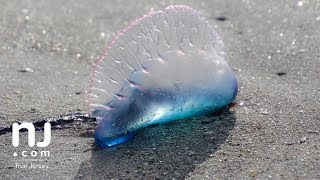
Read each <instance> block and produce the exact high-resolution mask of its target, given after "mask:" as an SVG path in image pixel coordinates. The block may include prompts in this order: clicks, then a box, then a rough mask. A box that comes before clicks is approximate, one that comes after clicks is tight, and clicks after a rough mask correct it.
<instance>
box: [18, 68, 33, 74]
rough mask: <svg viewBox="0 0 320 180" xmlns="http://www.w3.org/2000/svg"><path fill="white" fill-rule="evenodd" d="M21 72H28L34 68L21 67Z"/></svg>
mask: <svg viewBox="0 0 320 180" xmlns="http://www.w3.org/2000/svg"><path fill="white" fill-rule="evenodd" d="M19 72H22V73H26V72H33V70H32V69H31V68H24V69H20V70H19Z"/></svg>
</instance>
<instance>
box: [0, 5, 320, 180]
mask: <svg viewBox="0 0 320 180" xmlns="http://www.w3.org/2000/svg"><path fill="white" fill-rule="evenodd" d="M170 4H186V5H189V6H191V7H193V8H195V9H197V10H199V11H200V12H201V13H203V14H204V16H206V17H207V18H208V20H209V22H210V24H211V25H212V26H213V27H214V28H215V29H216V31H217V32H218V34H219V35H220V36H221V38H222V40H223V42H224V43H225V47H226V49H227V61H228V63H229V64H230V66H232V67H233V69H234V70H235V72H236V75H237V77H238V80H239V83H240V86H239V94H238V96H237V101H238V106H236V107H233V108H231V109H230V110H228V111H227V110H225V111H223V112H221V113H220V115H216V116H212V117H207V118H198V119H194V120H187V121H183V122H178V123H171V124H167V125H159V126H154V127H151V128H148V129H145V130H144V131H142V132H140V133H139V134H138V135H137V136H136V138H135V139H134V140H133V141H131V142H129V143H126V144H124V145H120V146H117V147H114V148H112V149H104V150H103V149H99V148H97V147H96V146H95V145H94V141H93V138H92V137H91V136H90V131H89V132H87V131H86V129H87V128H90V127H87V126H85V125H83V126H81V127H79V128H71V129H66V130H54V131H53V132H52V141H51V144H50V145H49V146H48V147H46V148H42V149H39V148H29V147H27V145H26V143H25V142H26V136H21V140H20V141H21V143H22V144H21V145H20V146H19V147H17V148H16V147H13V146H12V145H11V133H7V134H5V135H1V136H0V149H1V151H0V155H1V156H0V158H1V159H0V160H1V161H0V174H1V179H30V178H33V179H65V178H67V179H74V178H77V179H78V178H79V179H82V178H85V179H103V178H104V179H111V178H114V179H118V178H120V179H121V178H131V179H134V178H142V179H150V178H161V177H164V178H170V179H172V178H176V179H181V178H189V179H212V178H215V179H217V178H218V179H227V178H230V179H239V178H240V179H249V178H259V179H268V178H270V179H288V178H290V179H294V178H298V179H319V178H320V153H319V148H320V147H319V144H320V128H319V127H320V89H319V88H320V80H319V79H320V75H319V74H320V63H319V62H320V48H319V42H320V31H319V29H320V14H319V12H320V2H317V1H301V2H299V1H292V0H286V1H281V2H279V1H276V0H274V1H262V0H261V1H260V0H259V1H233V0H227V1H217V0H214V1H202V2H198V1H194V2H184V1H161V2H157V3H156V2H152V1H118V2H113V1H97V2H95V3H93V2H87V1H83V0H81V1H74V2H72V1H67V2H65V1H61V0H58V1H51V2H46V1H33V0H30V1H23V2H20V1H17V0H12V1H1V2H0V7H1V9H2V10H1V12H0V17H1V19H0V42H1V44H0V99H1V101H0V126H1V127H7V126H11V125H12V123H13V122H15V121H19V122H22V121H28V122H31V121H36V120H39V119H44V118H48V117H52V116H59V115H62V114H69V113H75V112H86V111H87V105H86V102H85V91H86V90H87V87H88V84H89V78H90V72H91V69H92V65H93V63H94V62H95V61H96V59H97V58H98V57H99V56H100V55H101V54H102V52H103V51H104V48H105V47H106V45H107V42H108V41H109V40H110V39H111V38H112V36H113V35H114V34H115V33H116V32H117V31H119V30H120V29H121V28H123V27H125V26H126V25H127V24H128V23H129V22H130V21H131V20H132V19H134V18H136V17H139V16H141V15H143V14H144V13H145V12H147V11H149V10H150V9H151V8H154V9H155V10H157V9H163V8H165V7H166V6H168V5H170ZM36 136H37V138H38V140H39V139H41V138H42V137H43V132H40V131H39V132H37V133H36ZM23 151H26V152H25V153H24V154H25V155H27V157H22V155H23V154H22V153H23ZM32 151H35V152H36V153H33V155H34V154H37V156H35V157H33V156H32V155H31V153H32ZM42 151H50V157H41V152H42ZM14 152H16V153H17V156H13V153H14Z"/></svg>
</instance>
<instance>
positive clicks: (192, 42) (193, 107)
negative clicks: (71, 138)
mask: <svg viewBox="0 0 320 180" xmlns="http://www.w3.org/2000/svg"><path fill="white" fill-rule="evenodd" d="M224 56H225V53H224V46H223V43H222V41H221V39H220V37H219V36H218V34H217V33H216V32H215V30H214V29H213V28H212V27H211V25H210V24H209V23H208V21H207V19H206V18H205V17H203V16H202V15H201V14H200V13H199V12H197V11H196V10H194V9H192V8H190V7H188V6H184V5H173V6H169V7H167V8H166V9H164V10H161V11H151V12H149V13H147V14H146V15H144V16H142V17H141V18H139V19H136V20H135V21H134V22H133V23H131V24H130V25H129V26H128V27H127V28H125V29H124V30H122V31H121V32H120V33H119V34H118V35H117V36H116V37H115V38H114V39H113V40H112V41H111V43H110V44H109V46H108V47H107V49H106V51H105V53H104V55H103V56H102V57H101V58H100V59H99V60H98V61H97V63H96V66H95V68H94V70H93V73H92V78H91V85H90V89H89V91H88V93H89V98H88V101H89V106H90V113H91V116H93V117H95V118H96V119H97V121H98V125H97V127H96V130H95V140H96V143H97V144H98V145H99V146H101V147H108V146H113V145H117V144H120V143H123V142H126V141H128V140H130V139H131V138H133V136H134V134H135V133H136V132H137V131H138V130H141V129H143V128H145V127H147V126H150V125H153V124H160V123H167V122H172V121H177V120H181V119H187V118H192V117H197V116H202V115H207V114H210V113H213V112H215V111H217V110H219V109H221V108H223V107H225V106H226V105H228V104H229V103H231V102H232V101H233V100H234V99H235V97H236V95H237V91H238V82H237V79H236V77H235V74H234V72H233V71H232V69H231V68H230V67H229V65H228V64H227V63H226V62H225V60H224Z"/></svg>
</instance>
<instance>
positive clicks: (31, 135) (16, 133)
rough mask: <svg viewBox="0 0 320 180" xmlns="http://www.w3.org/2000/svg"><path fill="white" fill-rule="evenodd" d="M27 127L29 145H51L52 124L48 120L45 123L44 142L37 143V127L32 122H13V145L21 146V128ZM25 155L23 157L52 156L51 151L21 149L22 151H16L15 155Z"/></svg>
mask: <svg viewBox="0 0 320 180" xmlns="http://www.w3.org/2000/svg"><path fill="white" fill-rule="evenodd" d="M23 128H25V129H27V131H28V145H29V147H34V146H35V145H37V147H41V148H43V147H47V146H49V144H50V142H51V124H50V123H49V122H46V123H45V124H44V130H43V132H44V138H43V141H42V142H37V144H36V143H35V141H36V137H35V131H36V130H35V127H34V125H33V124H32V123H27V122H25V123H21V124H18V123H13V125H12V145H13V146H14V147H18V146H19V138H20V130H21V129H23ZM20 155H21V156H23V157H27V156H32V157H49V156H50V152H49V151H42V150H41V151H35V150H34V151H31V152H28V151H21V153H17V152H14V153H13V156H20Z"/></svg>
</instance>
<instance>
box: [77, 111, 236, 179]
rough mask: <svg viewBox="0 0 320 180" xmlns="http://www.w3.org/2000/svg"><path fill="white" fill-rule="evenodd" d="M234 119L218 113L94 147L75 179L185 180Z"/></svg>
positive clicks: (231, 127)
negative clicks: (113, 145) (123, 140)
mask: <svg viewBox="0 0 320 180" xmlns="http://www.w3.org/2000/svg"><path fill="white" fill-rule="evenodd" d="M235 120H236V119H235V116H234V114H233V112H230V111H229V110H226V109H224V110H221V111H220V112H219V113H216V114H215V115H212V116H209V117H201V118H197V119H190V120H186V121H179V122H174V123H169V124H163V125H157V126H153V127H149V128H146V129H144V130H142V131H141V132H140V133H138V134H137V135H136V136H135V138H134V139H133V140H131V141H130V142H127V143H125V144H123V145H119V146H116V147H114V148H106V149H101V148H98V147H94V148H93V149H92V157H91V159H89V160H88V161H85V162H83V163H82V164H81V166H80V169H79V172H78V174H77V175H76V177H75V178H76V179H111V178H116V179H118V178H120V179H123V178H130V179H136V178H139V179H141V178H142V179H146V178H147V179H150V178H152V179H156V178H161V179H162V178H164V179H169V178H170V179H172V178H177V179H181V178H185V177H187V176H188V173H189V172H191V171H193V170H194V168H195V166H196V165H197V164H200V163H202V162H203V161H205V160H206V159H207V158H208V157H209V155H211V154H213V153H214V152H215V151H216V149H217V148H218V147H219V145H220V144H222V143H224V141H225V140H226V139H227V137H228V136H229V133H230V131H231V130H232V129H233V128H234V125H235Z"/></svg>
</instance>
